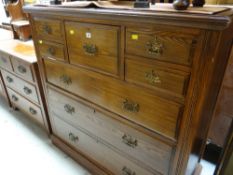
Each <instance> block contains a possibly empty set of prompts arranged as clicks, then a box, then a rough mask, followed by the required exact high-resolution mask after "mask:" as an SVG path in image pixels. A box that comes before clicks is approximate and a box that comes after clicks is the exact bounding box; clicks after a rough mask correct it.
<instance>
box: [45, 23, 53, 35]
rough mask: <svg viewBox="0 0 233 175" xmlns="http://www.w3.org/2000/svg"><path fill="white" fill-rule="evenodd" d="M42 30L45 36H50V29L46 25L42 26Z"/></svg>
mask: <svg viewBox="0 0 233 175" xmlns="http://www.w3.org/2000/svg"><path fill="white" fill-rule="evenodd" d="M43 30H44V32H45V33H46V34H51V33H52V29H51V27H50V26H48V25H44V26H43Z"/></svg>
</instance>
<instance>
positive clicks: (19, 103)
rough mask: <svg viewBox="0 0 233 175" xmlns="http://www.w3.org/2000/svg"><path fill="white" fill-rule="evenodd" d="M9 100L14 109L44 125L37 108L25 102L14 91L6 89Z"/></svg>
mask: <svg viewBox="0 0 233 175" xmlns="http://www.w3.org/2000/svg"><path fill="white" fill-rule="evenodd" d="M7 92H8V94H9V98H10V100H11V102H12V104H14V105H15V106H16V107H18V108H19V109H21V110H22V111H24V112H25V113H27V114H29V115H30V116H31V117H32V118H33V119H35V120H36V121H38V122H39V123H41V124H44V122H43V118H42V112H41V109H40V108H39V107H37V106H36V105H34V104H32V103H31V102H30V101H28V100H26V99H25V98H24V97H22V96H21V95H19V94H18V93H16V92H15V91H13V90H11V89H9V88H7Z"/></svg>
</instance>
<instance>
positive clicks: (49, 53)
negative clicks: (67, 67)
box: [38, 40, 65, 61]
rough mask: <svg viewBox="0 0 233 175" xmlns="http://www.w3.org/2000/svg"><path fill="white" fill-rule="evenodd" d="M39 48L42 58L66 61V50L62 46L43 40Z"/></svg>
mask: <svg viewBox="0 0 233 175" xmlns="http://www.w3.org/2000/svg"><path fill="white" fill-rule="evenodd" d="M38 48H39V53H40V56H41V57H42V58H48V59H52V60H58V61H65V49H64V46H63V45H62V44H56V43H51V42H47V41H43V40H41V42H40V43H39V45H38Z"/></svg>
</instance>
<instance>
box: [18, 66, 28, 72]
mask: <svg viewBox="0 0 233 175" xmlns="http://www.w3.org/2000/svg"><path fill="white" fill-rule="evenodd" d="M18 71H19V72H20V73H22V74H24V73H26V72H27V69H26V68H25V67H24V66H22V65H20V66H18Z"/></svg>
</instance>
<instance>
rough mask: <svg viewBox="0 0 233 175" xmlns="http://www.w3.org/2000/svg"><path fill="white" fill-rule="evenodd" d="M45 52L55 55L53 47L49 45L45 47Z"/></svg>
mask: <svg viewBox="0 0 233 175" xmlns="http://www.w3.org/2000/svg"><path fill="white" fill-rule="evenodd" d="M47 52H48V54H49V55H52V56H53V55H55V53H56V50H55V49H54V48H53V47H49V48H48V49H47Z"/></svg>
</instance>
